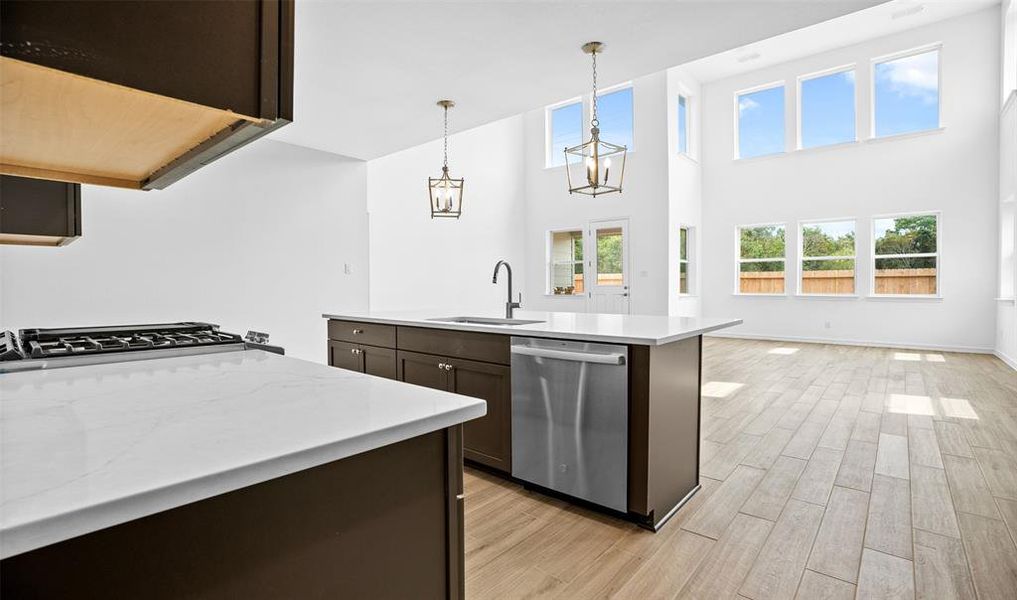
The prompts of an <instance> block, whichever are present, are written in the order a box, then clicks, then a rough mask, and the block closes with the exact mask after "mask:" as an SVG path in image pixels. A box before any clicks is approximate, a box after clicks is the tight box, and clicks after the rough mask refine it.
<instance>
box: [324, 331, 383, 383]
mask: <svg viewBox="0 0 1017 600" xmlns="http://www.w3.org/2000/svg"><path fill="white" fill-rule="evenodd" d="M328 364H329V365H331V366H333V367H339V368H340V369H348V370H350V371H357V372H359V373H367V374H368V375H376V376H378V377H385V378H388V379H396V351H395V350H392V349H391V348H377V347H375V346H364V345H361V344H350V343H349V342H340V341H335V340H330V341H329V343H328Z"/></svg>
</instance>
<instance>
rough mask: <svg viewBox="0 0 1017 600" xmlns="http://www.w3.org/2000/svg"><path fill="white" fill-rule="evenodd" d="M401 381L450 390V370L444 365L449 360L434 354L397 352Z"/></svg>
mask: <svg viewBox="0 0 1017 600" xmlns="http://www.w3.org/2000/svg"><path fill="white" fill-rule="evenodd" d="M396 356H397V363H398V370H399V381H405V382H406V383H412V384H415V385H422V386H424V387H429V388H434V389H436V390H448V389H449V385H448V381H449V377H448V374H449V372H448V371H447V370H446V369H445V367H444V365H446V364H448V362H449V361H448V360H447V359H445V358H442V357H441V356H435V355H434V354H420V353H418V352H403V351H401V350H400V351H398V352H397V353H396Z"/></svg>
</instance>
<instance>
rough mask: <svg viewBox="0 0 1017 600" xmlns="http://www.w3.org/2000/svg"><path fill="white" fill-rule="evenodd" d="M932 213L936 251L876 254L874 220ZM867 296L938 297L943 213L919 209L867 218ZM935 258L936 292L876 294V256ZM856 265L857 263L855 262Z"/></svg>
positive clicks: (941, 283)
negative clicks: (869, 257) (934, 224)
mask: <svg viewBox="0 0 1017 600" xmlns="http://www.w3.org/2000/svg"><path fill="white" fill-rule="evenodd" d="M923 215H932V216H935V217H936V251H935V252H934V253H928V252H918V253H914V254H876V221H878V220H880V219H896V218H899V217H918V216H923ZM869 221H870V223H869V225H870V227H869V253H870V256H871V259H870V261H869V271H870V273H869V298H900V299H905V300H906V299H918V300H920V299H930V298H931V299H939V298H942V289H943V264H942V261H941V258H942V255H943V215H942V212H941V211H938V210H919V211H911V212H899V213H888V214H880V215H872V217H870V219H869ZM929 257H931V258H935V259H936V292H935V293H933V294H877V293H876V259H878V258H929ZM855 264H856V265H857V263H855Z"/></svg>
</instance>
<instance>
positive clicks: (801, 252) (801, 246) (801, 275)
mask: <svg viewBox="0 0 1017 600" xmlns="http://www.w3.org/2000/svg"><path fill="white" fill-rule="evenodd" d="M848 221H850V222H851V223H854V233H855V251H854V254H852V255H851V256H805V234H804V228H805V227H806V226H807V225H815V224H820V223H846V222H848ZM859 221H860V219H858V218H857V217H831V218H824V219H805V220H801V221H798V265H797V268H798V273H797V274H796V277H797V279H798V287H797V290H796V293H795V295H796V296H804V297H806V298H858V297H859V294H858V222H859ZM937 231H938V230H937ZM785 252H786V248H785ZM806 260H852V261H854V263H855V268H854V272H855V275H854V284H853V286H852V287H853V289H854V291H853V292H851V293H850V294H811V293H806V292H805V291H803V290H804V287H805V286H804V285H803V283H804V281H805V261H806ZM873 264H875V263H873ZM873 289H874V288H873Z"/></svg>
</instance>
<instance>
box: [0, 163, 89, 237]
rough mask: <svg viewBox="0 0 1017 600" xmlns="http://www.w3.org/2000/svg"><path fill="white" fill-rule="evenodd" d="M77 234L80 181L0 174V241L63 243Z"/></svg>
mask: <svg viewBox="0 0 1017 600" xmlns="http://www.w3.org/2000/svg"><path fill="white" fill-rule="evenodd" d="M80 236H81V184H78V183H64V182H62V181H46V180H44V179H29V178H26V177H12V176H9V175H0V244H17V245H21V246H65V245H67V244H69V243H71V242H73V241H74V240H76V239H78V237H80Z"/></svg>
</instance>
